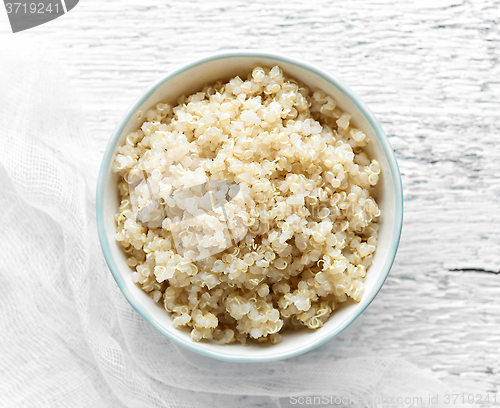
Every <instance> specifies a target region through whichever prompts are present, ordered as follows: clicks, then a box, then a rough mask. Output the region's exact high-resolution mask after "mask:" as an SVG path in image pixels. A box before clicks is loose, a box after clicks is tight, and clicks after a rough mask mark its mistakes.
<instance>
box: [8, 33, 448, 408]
mask: <svg viewBox="0 0 500 408" xmlns="http://www.w3.org/2000/svg"><path fill="white" fill-rule="evenodd" d="M0 44H3V45H1V46H0V55H2V56H4V57H5V56H8V58H4V61H3V62H2V64H1V65H0V111H1V112H2V113H1V116H0V138H1V145H0V146H1V147H0V188H1V191H0V208H1V209H2V211H1V213H0V225H1V228H0V247H1V249H2V257H1V258H0V270H1V274H0V333H1V334H0V336H1V345H2V353H1V354H0V396H1V397H0V406H2V407H8V408H14V407H22V408H36V407H47V408H49V407H50V408H59V407H60V408H68V407H71V408H79V407H96V408H97V407H106V408H113V407H136V408H144V407H148V408H153V407H193V408H194V407H196V408H198V407H213V408H219V407H236V406H238V407H286V406H295V405H299V403H300V402H302V403H303V404H305V403H306V402H307V400H306V399H299V397H307V396H310V397H314V396H316V397H317V398H316V400H315V406H349V407H365V406H366V407H399V406H401V407H410V406H415V407H417V406H418V407H424V406H425V407H427V406H441V405H440V404H434V403H429V395H438V394H439V395H440V396H441V397H440V398H439V400H440V403H441V402H442V401H443V395H444V394H445V393H446V392H447V389H446V387H444V386H443V385H442V384H441V383H440V382H438V381H436V380H434V379H433V378H432V377H431V376H430V375H429V374H427V373H426V372H424V371H421V370H419V369H417V368H416V367H414V366H413V365H411V364H409V363H408V362H405V361H400V360H388V359H384V358H383V357H381V356H373V357H369V358H364V357H363V358H346V357H342V355H336V354H335V350H334V349H332V348H331V347H330V348H329V347H328V345H326V346H323V347H321V348H320V349H318V350H316V351H315V352H313V353H309V354H306V355H304V356H301V357H297V358H293V359H290V360H287V361H281V362H275V363H266V364H237V363H225V362H220V361H216V360H212V359H209V358H206V357H202V356H199V355H197V354H193V353H192V352H189V351H187V350H184V349H183V348H181V347H179V346H177V345H175V344H174V343H172V342H171V341H169V340H168V339H167V338H165V337H163V336H162V335H161V334H160V333H158V332H157V331H156V330H155V329H153V328H152V327H151V326H150V325H149V324H148V323H147V322H146V321H145V320H144V319H143V318H142V317H141V316H140V315H139V314H138V313H137V312H135V310H134V309H133V308H132V307H131V306H130V305H129V304H128V302H127V301H126V300H125V298H124V297H123V295H122V294H121V292H120V290H119V289H118V287H117V285H116V284H115V282H114V280H113V278H112V276H111V274H110V272H109V270H108V268H107V266H106V264H105V261H104V258H103V255H102V253H101V249H100V246H99V242H98V238H97V232H96V222H95V210H94V205H95V198H94V191H95V180H96V175H97V172H98V165H99V160H100V157H98V156H100V155H99V154H98V153H96V152H98V151H99V146H96V145H95V142H94V141H93V140H92V139H91V138H90V137H89V135H88V134H87V133H86V131H85V129H84V123H85V121H84V115H83V114H82V112H81V109H79V108H78V103H77V102H76V99H77V98H75V95H74V94H73V93H72V92H71V90H70V89H71V87H69V86H68V81H69V80H68V78H67V77H65V76H64V74H63V73H62V72H61V70H60V69H59V68H58V65H57V64H56V63H55V62H54V61H53V58H52V59H49V58H48V57H47V56H46V55H47V53H46V52H43V51H40V48H39V46H38V45H36V46H35V45H26V44H25V43H24V42H19V41H14V40H13V36H12V35H9V37H8V41H7V40H6V38H5V37H4V38H3V40H1V43H0ZM110 103H112V102H111V101H110ZM87 114H98V113H96V112H87ZM101 147H102V146H101ZM342 396H343V397H346V396H351V399H350V400H349V401H347V400H345V399H344V401H345V402H343V403H340V402H339V401H340V400H339V399H338V398H340V397H342ZM318 397H321V398H322V399H321V400H318ZM335 397H338V398H337V399H336V400H335ZM401 397H404V398H405V399H406V402H405V401H402V400H401ZM410 397H422V403H420V402H418V399H414V401H417V402H415V403H412V404H409V403H408V401H409V399H408V398H410ZM397 398H400V399H399V400H397ZM309 401H311V400H309ZM332 401H333V402H334V404H333V405H332ZM335 401H337V402H339V403H336V404H335Z"/></svg>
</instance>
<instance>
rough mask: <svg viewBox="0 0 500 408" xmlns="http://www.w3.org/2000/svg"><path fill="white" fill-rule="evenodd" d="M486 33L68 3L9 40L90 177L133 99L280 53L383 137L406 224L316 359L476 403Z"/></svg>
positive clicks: (491, 352)
mask: <svg viewBox="0 0 500 408" xmlns="http://www.w3.org/2000/svg"><path fill="white" fill-rule="evenodd" d="M2 13H3V11H1V10H0V14H2ZM5 22H6V20H5V19H4V17H3V16H2V20H1V23H2V26H1V30H2V31H3V32H5V31H6V30H7V28H8V27H7V26H6V25H5ZM499 22H500V2H499V1H485V0H474V1H470V0H469V1H458V0H456V1H455V0H434V1H406V2H398V1H396V0H391V1H390V0H368V1H349V0H347V1H344V2H341V3H340V2H334V1H309V2H305V1H298V0H289V1H287V2H281V3H277V2H271V1H264V0H255V1H252V2H246V1H217V0H207V1H193V0H191V1H181V0H177V1H152V0H143V1H138V0H135V1H131V0H107V1H97V0H81V1H80V4H79V5H78V6H77V7H76V8H75V9H74V10H73V11H71V12H70V13H69V14H68V15H66V16H64V17H62V18H59V19H57V20H55V21H53V22H51V23H48V24H46V25H43V26H40V27H38V28H35V29H32V30H29V31H27V32H23V33H18V34H16V35H19V36H27V37H28V36H29V37H32V38H36V39H38V40H40V41H41V42H42V43H44V44H46V45H48V46H49V48H50V49H51V50H52V51H53V52H54V55H55V56H56V57H57V59H58V60H59V61H60V62H61V64H63V66H64V67H65V69H66V71H67V72H68V74H69V75H70V76H71V77H72V79H73V86H74V87H75V89H76V91H77V93H78V94H79V97H80V98H81V99H82V101H83V106H82V107H83V110H84V111H85V113H86V115H87V118H88V127H89V128H90V129H91V131H92V137H93V138H95V140H96V142H97V143H98V145H99V152H96V157H95V158H94V160H95V161H96V162H97V161H98V160H99V158H100V154H102V152H103V150H104V148H105V145H106V142H107V138H108V136H109V135H110V133H111V131H112V130H113V128H114V126H115V124H116V123H117V121H118V119H119V118H120V116H121V115H122V113H123V112H124V111H125V110H126V108H127V107H128V106H129V105H130V104H131V103H132V102H133V101H134V100H135V98H136V97H137V96H138V95H139V94H140V93H141V92H142V90H143V89H144V88H145V87H146V86H148V85H149V84H150V83H151V82H153V81H155V80H156V79H157V78H158V77H160V76H161V75H163V74H164V73H166V72H168V71H170V70H171V69H173V68H174V67H176V66H179V65H181V64H184V63H186V62H188V61H190V60H193V59H195V58H198V57H200V56H202V55H205V54H208V53H211V52H214V51H217V50H222V49H227V48H261V49H265V50H269V51H279V52H282V53H285V54H288V55H291V56H294V57H298V58H303V59H306V60H308V61H310V62H313V63H316V64H318V65H320V66H322V67H323V68H325V69H328V70H330V71H331V72H333V73H335V74H336V75H337V76H338V77H340V78H341V79H343V80H344V81H345V82H346V83H347V84H348V85H349V86H350V87H351V88H352V89H353V90H354V91H355V92H356V93H358V95H360V96H361V97H362V99H363V100H364V101H365V102H366V103H367V104H368V105H369V107H370V108H371V109H372V111H373V112H374V113H375V115H376V116H377V117H378V119H379V120H380V122H381V123H382V126H383V127H384V129H385V131H386V133H387V134H388V136H389V138H390V141H391V143H392V146H393V148H394V150H395V152H396V156H397V159H398V161H399V166H400V169H401V173H402V176H403V187H404V194H405V222H404V227H403V235H402V240H401V245H400V250H399V253H398V256H397V259H396V262H395V264H394V267H393V269H392V271H391V273H390V276H389V278H388V280H387V282H386V284H385V286H384V287H383V289H382V291H381V293H380V294H379V296H378V297H377V298H376V300H375V301H374V302H373V304H372V305H371V306H370V307H369V308H368V310H367V311H366V312H365V313H364V314H363V315H362V316H361V317H360V318H359V319H358V321H357V322H356V323H355V324H354V325H352V326H351V327H350V328H349V329H348V330H346V331H345V332H344V333H343V334H341V335H340V336H339V337H337V338H336V339H334V340H333V342H334V343H335V344H334V346H332V345H329V347H330V349H331V350H335V353H336V354H338V353H339V351H344V352H345V353H346V354H347V355H373V354H379V355H384V356H401V357H405V358H408V359H409V360H410V361H412V362H413V363H415V364H417V365H418V366H420V367H423V368H429V369H431V370H433V371H434V372H435V374H436V376H437V377H439V378H441V379H442V380H443V381H444V382H445V383H446V384H448V385H449V386H450V387H453V388H455V389H457V390H459V391H461V392H476V393H481V394H483V395H486V393H487V392H490V393H491V392H496V393H500V385H499V383H500V347H499V344H500V302H499V299H500V275H499V274H498V272H499V271H500V232H499V227H500V215H499V209H500V148H499V144H500V109H499V108H500V63H499V58H500V44H499V41H500V25H499ZM10 35H11V34H10ZM2 39H3V40H4V41H5V40H6V37H3V38H2ZM98 155H99V157H97V156H98ZM96 170H97V169H96ZM93 177H95V175H94V176H93ZM311 356H314V352H313V353H312V354H311Z"/></svg>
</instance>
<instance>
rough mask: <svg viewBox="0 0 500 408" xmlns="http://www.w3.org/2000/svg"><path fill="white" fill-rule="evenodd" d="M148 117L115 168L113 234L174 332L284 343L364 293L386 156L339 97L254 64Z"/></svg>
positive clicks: (134, 274)
mask: <svg viewBox="0 0 500 408" xmlns="http://www.w3.org/2000/svg"><path fill="white" fill-rule="evenodd" d="M139 115H142V118H141V119H143V120H144V122H143V123H142V126H141V127H140V129H139V130H137V131H136V132H134V133H131V134H130V135H128V136H127V137H126V139H125V143H124V145H123V146H121V147H120V148H119V149H118V153H117V155H116V157H115V160H114V164H113V169H114V171H116V172H117V173H118V174H119V175H120V176H121V181H120V183H119V193H120V196H121V204H120V208H119V210H118V212H117V214H116V224H117V234H116V239H117V241H118V242H119V243H120V244H121V246H122V247H123V250H124V251H125V253H126V254H127V263H128V265H129V266H130V268H131V270H132V271H131V279H132V280H133V281H134V282H135V283H136V284H137V285H139V286H140V287H141V288H142V289H143V290H144V291H145V292H147V293H149V294H150V296H151V297H152V298H153V300H154V301H155V302H158V303H159V304H162V305H164V307H165V309H166V310H167V311H168V312H170V315H171V317H172V320H173V325H174V327H176V328H187V329H189V330H190V332H191V338H192V339H193V340H194V341H200V340H202V339H213V340H215V341H217V342H218V343H220V344H226V343H231V342H234V341H239V342H241V343H242V344H247V343H248V341H249V339H256V340H257V341H268V340H269V341H270V342H271V343H279V342H280V341H281V338H282V337H281V334H280V333H281V332H282V331H283V329H284V328H286V327H291V328H299V327H303V326H306V327H307V328H309V329H318V328H320V327H321V326H322V325H323V324H324V323H325V322H326V321H327V320H328V318H329V316H330V315H331V314H332V313H333V311H334V310H335V309H336V308H337V307H338V306H339V305H340V304H341V303H342V302H345V301H346V300H347V299H348V298H352V299H354V300H355V301H360V300H361V297H362V295H363V286H364V283H363V281H364V277H365V275H366V271H367V269H368V268H369V266H370V265H371V263H372V258H373V255H374V252H375V249H376V247H377V233H378V224H377V223H376V222H377V218H378V216H379V215H380V210H379V208H378V206H377V203H376V202H375V199H374V198H373V195H374V194H373V193H374V190H373V186H375V185H376V184H377V182H378V179H379V174H380V165H379V163H378V162H377V161H376V160H370V158H368V156H367V154H366V153H365V152H363V146H365V145H367V144H368V143H369V139H368V137H367V136H366V135H365V134H364V133H363V132H362V131H360V130H359V129H356V128H355V127H353V126H352V125H351V122H350V120H351V116H350V115H349V114H348V113H346V112H343V111H342V110H340V109H339V108H338V107H336V102H335V100H334V99H333V98H332V97H330V96H328V95H326V94H325V93H324V92H322V91H321V90H316V91H314V92H312V91H311V90H309V89H308V88H307V87H305V86H304V85H302V84H300V83H298V82H296V81H295V80H293V79H290V78H287V77H286V76H285V75H284V74H283V71H282V70H281V69H280V68H279V67H278V66H275V67H274V68H272V69H268V68H261V67H257V68H255V69H254V70H253V71H252V72H251V74H249V75H248V78H247V80H243V79H240V78H239V77H235V78H233V79H231V80H230V81H229V82H224V83H223V82H217V83H215V84H212V85H206V86H205V87H204V88H203V90H202V91H201V92H198V93H195V94H193V95H190V96H188V97H185V96H183V97H181V98H180V99H179V100H178V104H177V105H176V106H175V107H171V106H170V105H168V104H166V103H160V104H158V105H156V107H155V109H151V110H148V111H147V112H145V113H144V114H143V113H142V112H139ZM214 180H218V181H224V182H217V183H214ZM211 181H212V183H211ZM216 201H218V202H223V205H220V206H219V207H218V208H217V206H215V207H214V203H215V202H216Z"/></svg>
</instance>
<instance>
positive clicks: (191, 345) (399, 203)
mask: <svg viewBox="0 0 500 408" xmlns="http://www.w3.org/2000/svg"><path fill="white" fill-rule="evenodd" d="M234 57H243V58H244V57H254V58H264V59H266V58H267V59H273V60H275V61H280V62H285V63H288V64H291V65H295V66H297V67H299V68H302V69H305V70H308V71H310V72H312V73H313V74H315V75H318V76H319V77H321V78H323V79H324V80H326V81H328V82H329V83H330V84H332V85H333V86H335V87H336V88H337V89H339V90H340V91H341V92H342V93H344V94H345V95H346V96H347V97H349V99H350V100H351V101H353V102H354V104H355V105H356V106H357V107H358V109H359V110H360V112H361V113H362V114H363V115H364V116H365V117H366V119H367V120H368V122H369V123H370V125H371V126H372V128H373V130H374V131H375V133H376V135H377V138H378V139H379V141H380V143H381V145H382V147H383V150H384V153H385V155H386V157H387V161H388V162H389V167H390V169H391V174H392V178H393V180H394V192H395V196H396V197H395V198H396V213H395V215H394V216H395V223H394V230H393V237H392V245H391V248H390V250H389V255H388V256H387V258H386V260H385V263H384V266H383V267H382V273H381V275H380V276H379V278H378V279H377V281H376V282H375V285H374V288H373V289H372V291H371V293H370V295H369V297H368V299H366V298H365V299H362V303H364V304H363V306H362V307H361V308H360V310H359V312H358V313H357V314H355V315H353V316H351V317H350V318H349V319H346V320H345V321H344V322H342V324H341V325H339V326H338V327H336V328H335V330H333V331H331V332H330V333H328V335H326V336H325V337H322V338H320V339H317V340H316V341H313V342H311V343H307V344H305V345H303V346H302V347H297V348H294V349H293V350H291V351H287V352H285V353H281V354H276V355H273V356H264V357H259V356H256V357H252V356H234V357H233V356H230V355H229V356H228V355H224V354H219V353H217V352H214V351H211V350H204V349H200V348H198V345H197V343H195V342H186V341H184V340H183V339H182V338H180V337H179V338H177V337H174V336H172V334H170V333H168V332H167V331H166V330H165V329H164V328H163V327H162V326H160V325H158V324H157V323H156V322H155V321H153V320H152V319H151V318H150V315H149V313H148V311H147V310H146V309H145V308H143V307H142V306H141V305H140V304H139V302H137V301H136V299H135V297H134V296H133V294H132V293H131V292H130V291H129V290H128V288H127V286H126V284H125V282H124V280H123V279H122V276H121V275H120V273H119V271H118V266H117V265H116V263H115V261H114V259H113V256H112V255H111V249H110V247H109V244H108V241H107V237H106V231H105V228H104V220H103V195H104V182H105V179H106V175H107V172H108V171H109V170H110V168H111V164H112V162H113V154H114V151H115V148H116V144H117V142H118V139H119V137H120V134H121V133H122V131H123V129H124V127H125V125H126V123H127V121H128V120H129V118H130V117H131V116H132V115H134V114H135V112H136V111H137V109H138V108H139V107H140V105H142V104H143V103H144V101H145V100H146V99H148V98H149V97H150V96H151V95H152V94H153V92H154V91H155V90H156V89H157V88H158V87H159V86H161V85H162V84H163V83H164V82H165V81H167V80H169V79H171V78H173V77H175V76H177V75H178V74H180V73H182V72H183V71H185V70H187V69H190V68H193V67H196V66H198V65H200V64H204V63H206V62H209V61H214V60H218V59H225V58H234ZM96 218H97V229H98V234H99V241H100V243H101V248H102V251H103V253H104V258H105V259H106V263H107V264H108V267H109V269H110V271H111V273H112V275H113V277H114V279H115V281H116V283H117V284H118V287H119V288H120V290H121V291H122V293H123V295H124V296H125V298H126V299H127V300H128V302H129V303H130V304H131V305H132V307H133V308H134V309H135V310H136V311H137V312H138V313H139V314H140V315H141V316H142V317H143V318H144V319H146V320H147V321H148V322H149V323H150V324H151V325H152V326H153V327H154V328H155V329H156V330H158V331H159V332H160V333H162V334H163V335H164V336H166V337H167V338H168V339H170V340H172V341H174V342H175V343H177V344H179V345H180V346H182V347H185V348H187V349H189V350H191V351H194V352H196V353H199V354H202V355H204V356H208V357H212V358H215V359H218V360H223V361H228V362H270V361H277V360H283V359H286V358H291V357H295V356H298V355H300V354H303V353H306V352H308V351H310V350H312V349H314V348H316V347H318V346H320V345H322V344H324V343H326V342H327V341H329V340H331V339H332V338H334V337H335V336H337V335H338V334H339V333H341V332H342V331H343V330H345V329H346V328H347V327H348V326H349V325H350V324H351V323H352V322H353V321H354V320H356V319H357V318H358V317H359V315H360V314H361V313H363V312H364V311H365V309H366V308H367V307H368V306H369V305H370V303H371V302H372V301H373V299H374V298H375V296H376V295H377V294H378V292H379V291H380V289H381V288H382V285H383V284H384V282H385V280H386V278H387V275H388V274H389V271H390V269H391V267H392V264H393V262H394V258H395V257H396V252H397V249H398V245H399V240H400V236H401V229H402V226H403V188H402V183H401V175H400V172H399V167H398V164H397V162H396V158H395V156H394V152H393V150H392V148H391V145H390V143H389V140H388V138H387V136H386V134H385V132H384V130H383V129H382V126H381V125H380V123H379V122H378V120H377V119H376V118H375V116H374V115H373V113H372V112H371V111H370V109H369V108H368V107H367V106H366V105H365V103H364V102H363V101H362V100H361V99H360V98H359V97H358V96H357V95H356V94H355V93H354V92H353V91H352V90H351V89H350V88H349V87H348V86H347V85H346V84H344V83H343V82H342V81H341V80H339V79H337V78H336V77H335V76H333V75H332V74H330V73H329V72H327V71H325V70H323V69H321V68H319V67H316V66H315V65H313V64H310V63H306V62H303V61H300V60H297V59H295V58H291V57H288V56H284V55H280V54H276V53H267V52H260V51H252V50H235V51H226V52H219V53H216V54H212V55H210V56H207V57H204V58H201V59H199V60H196V61H193V62H191V63H188V64H186V65H183V66H182V67H180V68H177V69H175V70H174V71H172V72H170V73H169V74H167V75H165V76H164V77H163V78H161V79H160V80H158V81H157V82H155V83H154V84H153V85H152V86H150V87H149V89H148V90H147V91H146V92H144V94H143V95H142V96H141V97H139V98H138V99H137V100H136V102H135V103H133V104H132V106H131V107H130V108H129V109H128V111H127V112H126V113H125V114H124V115H123V116H122V118H121V119H120V122H119V123H118V125H117V127H116V128H115V130H114V132H113V134H112V136H111V138H110V140H109V142H108V145H107V147H106V150H105V152H104V156H103V159H102V163H101V167H100V170H99V176H98V179H97V192H96Z"/></svg>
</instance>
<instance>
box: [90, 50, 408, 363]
mask: <svg viewBox="0 0 500 408" xmlns="http://www.w3.org/2000/svg"><path fill="white" fill-rule="evenodd" d="M274 65H279V66H280V67H281V68H282V69H283V70H284V72H285V73H286V74H287V75H288V76H290V77H292V78H295V79H297V80H298V81H300V82H302V83H304V84H306V85H307V86H308V87H309V88H311V89H313V90H314V89H322V90H323V91H325V92H326V93H327V94H329V95H331V96H332V97H333V98H334V99H335V100H336V101H337V105H338V106H339V107H340V108H341V109H343V110H344V111H346V112H349V113H350V114H351V115H352V123H353V124H354V125H355V126H356V127H357V128H359V129H361V130H362V131H363V132H365V133H366V134H367V135H368V136H369V137H370V139H371V141H372V143H371V144H370V145H369V147H367V148H366V150H367V152H368V153H369V154H370V156H371V157H372V158H376V159H377V160H378V161H379V162H380V164H381V167H382V174H381V177H380V181H379V184H378V196H377V202H378V204H379V206H380V209H381V211H382V215H381V217H380V221H379V224H380V231H379V239H378V247H377V251H376V253H375V257H374V259H373V265H372V266H371V267H370V268H369V269H368V272H367V275H366V278H365V292H364V295H363V298H362V300H361V302H359V303H356V302H346V303H347V304H346V305H345V306H343V307H342V308H340V309H339V310H337V311H336V312H335V313H333V314H332V316H330V318H329V320H328V321H327V322H326V324H325V325H324V326H323V327H322V328H320V329H318V330H316V331H310V330H307V329H304V330H303V331H297V332H287V333H286V334H285V335H284V336H283V341H282V342H281V343H280V344H277V345H265V344H262V345H260V344H252V345H250V346H249V347H242V346H241V345H240V344H231V345H226V346H220V345H217V344H215V343H213V344H212V343H208V342H199V343H197V342H193V341H192V340H191V338H190V336H189V332H187V331H180V330H177V329H175V328H174V327H173V326H172V321H171V318H170V316H169V314H168V312H166V311H165V309H163V308H162V307H159V306H158V305H157V304H155V303H154V302H153V300H152V299H151V298H150V297H149V296H148V295H147V294H146V293H144V292H143V291H142V290H141V289H140V288H139V287H138V286H136V285H135V284H134V283H133V282H132V279H131V270H130V268H129V267H128V265H127V264H126V258H125V255H124V253H123V252H122V251H121V249H120V246H119V245H118V244H117V242H116V241H115V233H116V226H115V221H114V216H115V213H116V211H117V209H118V204H119V197H118V189H117V183H118V177H117V176H116V174H114V173H113V171H112V170H111V164H112V162H113V157H114V155H115V152H116V149H117V147H118V146H120V145H121V144H122V143H123V142H124V139H125V137H126V136H127V135H128V134H129V133H130V132H133V131H135V130H137V129H138V127H139V126H140V125H141V121H140V120H138V119H137V117H138V114H137V112H138V111H139V110H142V111H143V112H145V111H146V110H147V109H149V108H152V107H154V106H155V105H156V104H157V103H159V102H168V103H174V104H175V101H176V100H177V98H178V97H179V96H181V95H183V94H186V95H189V94H191V93H193V92H196V91H199V90H201V89H202V87H203V85H205V84H208V83H213V82H215V81H217V80H225V79H229V78H231V77H234V76H235V75H239V76H240V77H242V78H244V77H246V75H247V74H248V73H250V72H251V70H252V69H253V68H254V67H256V66H266V67H272V66H274ZM142 120H144V119H142ZM402 220H403V199H402V187H401V177H400V174H399V170H398V166H397V163H396V159H395V157H394V153H393V151H392V149H391V147H390V145H389V141H388V140H387V136H386V135H385V133H384V131H383V130H382V128H381V126H380V124H379V123H378V121H377V119H375V117H374V116H373V114H372V113H371V112H370V110H369V109H368V108H367V107H366V105H365V104H364V103H363V102H362V101H361V100H360V99H359V97H358V96H356V95H355V94H354V93H353V92H352V91H351V90H350V89H349V88H348V87H347V86H346V85H344V84H343V83H342V82H341V81H340V80H338V79H337V78H335V77H334V76H333V75H332V74H330V73H329V72H326V71H324V70H322V69H320V68H318V67H315V66H313V65H311V64H308V63H305V62H302V61H298V60H295V59H292V58H289V57H285V56H281V55H276V54H268V53H263V52H254V51H234V52H225V53H220V54H215V55H212V56H209V57H207V58H203V59H201V60H198V61H195V62H193V63H191V64H188V65H185V66H183V67H182V68H179V69H177V70H175V71H173V72H171V73H169V74H168V75H166V76H165V77H163V78H162V79H160V80H159V81H158V82H157V83H156V84H154V85H153V86H152V87H151V88H149V89H148V90H147V91H145V92H144V94H143V95H142V96H141V97H140V98H139V99H138V100H137V101H136V102H135V103H134V104H133V105H132V107H131V108H130V109H129V110H128V112H127V113H126V114H125V115H124V116H123V118H122V119H121V120H120V123H119V124H118V126H117V127H116V130H115V131H114V133H113V135H112V136H111V139H110V141H109V144H108V146H107V149H106V152H105V154H104V158H103V161H102V165H101V170H100V174H99V179H98V184H97V224H98V230H99V239H100V241H101V246H102V249H103V252H104V256H105V258H106V261H107V263H108V266H109V269H110V270H111V273H112V274H113V276H114V278H115V280H116V282H117V284H118V286H119V287H120V289H121V291H122V292H123V294H124V295H125V297H126V298H127V300H128V301H129V302H130V304H131V305H132V306H133V307H134V308H135V309H136V310H137V311H138V312H139V313H140V314H141V315H142V316H143V317H144V318H145V319H146V320H147V321H148V322H149V323H151V324H152V325H153V326H154V327H155V328H156V329H157V330H158V331H160V332H161V333H163V334H164V335H165V336H167V337H168V338H169V339H171V340H173V341H175V342H176V343H178V344H180V345H181V346H184V347H186V348H188V349H190V350H193V351H195V352H198V353H201V354H204V355H206V356H210V357H214V358H217V359H221V360H226V361H241V362H261V361H273V360H280V359H284V358H288V357H292V356H296V355H299V354H302V353H305V352H306V351H309V350H311V349H313V348H314V347H317V346H319V345H320V344H322V343H324V342H326V341H328V340H330V339H331V338H333V337H334V336H336V335H337V334H339V333H340V332H341V331H342V330H344V329H345V328H346V327H347V326H349V324H351V323H352V322H353V321H354V320H355V319H356V318H357V317H358V316H359V315H360V314H361V313H362V312H363V310H365V309H366V307H367V306H368V305H369V304H370V303H371V301H372V300H373V299H374V297H375V296H376V294H377V293H378V291H379V290H380V288H381V287H382V285H383V283H384V281H385V279H386V277H387V275H388V273H389V270H390V268H391V266H392V263H393V260H394V257H395V255H396V250H397V247H398V244H399V237H400V233H401V226H402Z"/></svg>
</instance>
